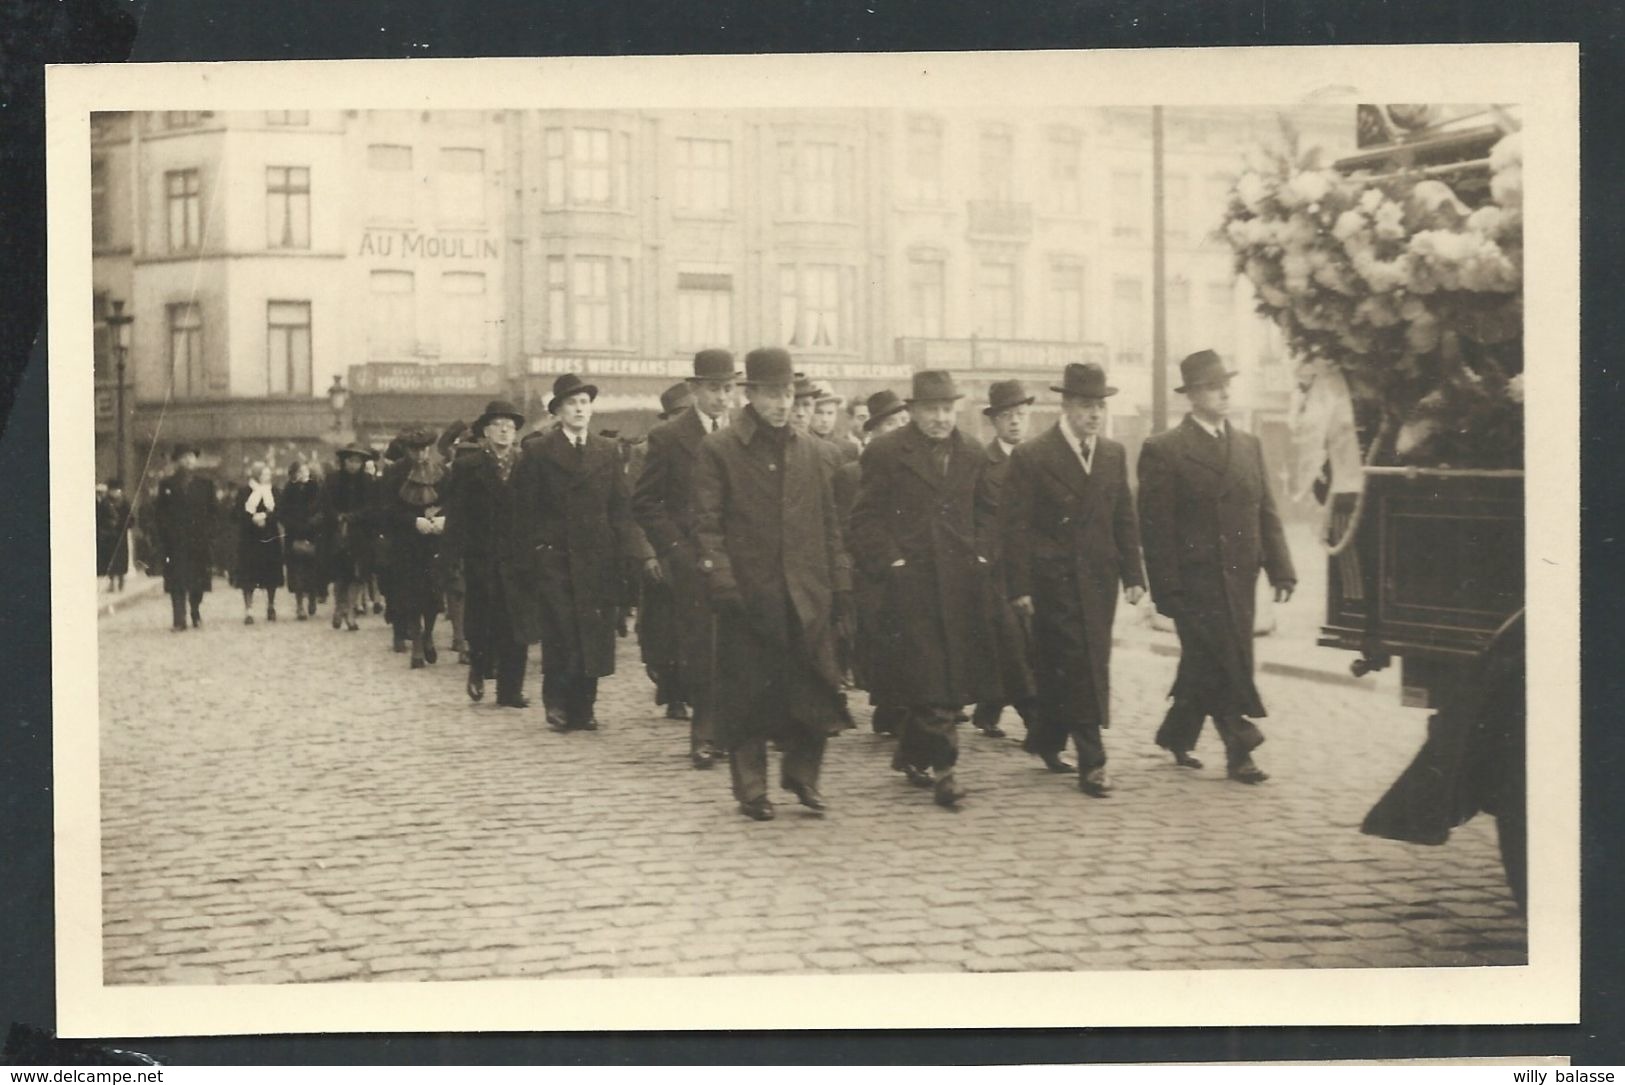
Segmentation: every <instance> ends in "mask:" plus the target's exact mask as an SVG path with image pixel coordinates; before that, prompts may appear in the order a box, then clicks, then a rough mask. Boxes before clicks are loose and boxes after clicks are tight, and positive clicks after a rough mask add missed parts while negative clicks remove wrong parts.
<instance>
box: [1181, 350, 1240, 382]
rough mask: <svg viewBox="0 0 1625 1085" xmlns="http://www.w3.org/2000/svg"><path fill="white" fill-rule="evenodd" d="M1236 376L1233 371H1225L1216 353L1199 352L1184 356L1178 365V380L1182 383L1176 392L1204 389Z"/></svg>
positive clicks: (1208, 351)
mask: <svg viewBox="0 0 1625 1085" xmlns="http://www.w3.org/2000/svg"><path fill="white" fill-rule="evenodd" d="M1235 375H1236V371H1235V370H1234V369H1226V368H1225V367H1224V361H1223V359H1221V358H1220V357H1219V356H1218V354H1217V353H1215V352H1214V351H1211V350H1199V351H1197V352H1196V353H1195V354H1191V355H1188V356H1186V358H1185V360H1184V361H1182V362H1180V363H1179V379H1180V380H1182V381H1184V382H1185V383H1184V384H1181V385H1180V386H1179V387H1178V388H1175V389H1174V391H1176V392H1186V391H1189V390H1190V389H1192V388H1206V387H1209V386H1211V385H1215V384H1223V383H1224V382H1225V381H1227V380H1229V379H1230V378H1231V377H1233V376H1235Z"/></svg>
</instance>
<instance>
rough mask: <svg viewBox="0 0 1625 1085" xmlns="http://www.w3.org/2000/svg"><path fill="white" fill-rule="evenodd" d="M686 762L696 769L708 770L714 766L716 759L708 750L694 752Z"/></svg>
mask: <svg viewBox="0 0 1625 1085" xmlns="http://www.w3.org/2000/svg"><path fill="white" fill-rule="evenodd" d="M688 760H689V762H690V763H691V764H693V766H694V767H695V768H697V769H708V768H710V767H711V766H712V765H714V764H716V759H715V758H713V757H712V756H711V751H710V750H695V751H694V752H693V753H690V754H689V755H688Z"/></svg>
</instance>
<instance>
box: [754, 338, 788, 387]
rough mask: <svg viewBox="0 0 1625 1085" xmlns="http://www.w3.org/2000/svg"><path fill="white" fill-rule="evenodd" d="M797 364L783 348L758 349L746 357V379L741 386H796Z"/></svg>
mask: <svg viewBox="0 0 1625 1085" xmlns="http://www.w3.org/2000/svg"><path fill="white" fill-rule="evenodd" d="M795 380H796V367H795V363H793V362H792V361H790V352H789V351H787V350H785V349H784V348H783V347H757V348H756V349H755V350H753V351H751V352H750V353H749V354H747V355H745V379H744V380H742V381H740V383H741V384H794V383H795Z"/></svg>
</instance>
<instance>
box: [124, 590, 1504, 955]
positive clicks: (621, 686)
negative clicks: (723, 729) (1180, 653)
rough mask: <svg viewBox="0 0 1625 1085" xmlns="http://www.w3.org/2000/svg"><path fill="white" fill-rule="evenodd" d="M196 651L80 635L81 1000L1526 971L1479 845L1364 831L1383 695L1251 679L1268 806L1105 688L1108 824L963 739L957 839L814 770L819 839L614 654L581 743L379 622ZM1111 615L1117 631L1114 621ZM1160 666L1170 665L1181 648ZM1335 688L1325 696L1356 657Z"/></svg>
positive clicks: (1147, 691) (894, 789) (1103, 814)
mask: <svg viewBox="0 0 1625 1085" xmlns="http://www.w3.org/2000/svg"><path fill="white" fill-rule="evenodd" d="M203 609H204V619H205V623H206V624H205V628H204V629H202V630H201V631H199V632H188V633H186V634H185V635H172V634H171V633H170V632H169V631H168V624H169V613H168V603H167V600H166V599H165V598H164V597H163V596H162V595H160V594H156V593H155V594H154V595H153V596H152V597H151V598H148V599H144V600H141V601H139V602H133V603H132V604H131V605H129V606H127V607H124V608H122V609H120V610H119V611H118V612H117V613H115V614H112V615H111V616H108V617H104V618H103V619H102V620H101V622H100V624H99V634H100V638H99V643H100V660H99V668H100V680H101V766H102V803H103V807H102V817H103V840H102V847H103V871H104V881H103V908H104V923H105V926H104V942H103V946H104V954H105V957H104V971H105V978H106V981H107V982H108V983H110V984H193V983H202V984H212V983H235V982H252V983H279V982H295V981H317V980H338V979H346V980H369V979H379V980H427V979H433V980H461V979H484V978H495V977H527V976H571V977H589V976H591V977H620V976H630V975H641V976H671V975H728V974H742V973H796V972H869V971H910V972H933V971H1003V970H1023V971H1025V970H1055V969H1153V968H1173V969H1183V968H1280V967H1361V966H1408V965H1483V964H1519V963H1523V962H1524V960H1525V956H1526V953H1525V933H1524V924H1523V921H1522V920H1521V918H1519V917H1518V915H1517V913H1516V912H1515V910H1514V907H1513V904H1512V900H1511V896H1510V894H1509V893H1508V891H1507V890H1506V888H1505V884H1504V881H1503V877H1502V872H1501V867H1500V861H1499V858H1498V855H1497V852H1496V846H1495V833H1494V823H1493V822H1492V821H1491V820H1489V819H1488V818H1479V819H1475V820H1474V821H1472V822H1470V823H1469V824H1467V825H1466V826H1464V827H1463V828H1461V829H1460V830H1458V831H1457V832H1456V833H1455V834H1454V836H1453V837H1452V839H1451V841H1450V843H1449V844H1448V845H1446V846H1445V847H1442V848H1422V847H1415V846H1409V845H1403V844H1398V843H1394V842H1391V841H1387V840H1378V839H1373V838H1370V837H1366V836H1362V835H1361V834H1360V832H1359V831H1358V826H1359V823H1360V821H1361V819H1362V818H1363V817H1364V815H1365V813H1366V811H1367V810H1368V809H1369V808H1370V806H1371V804H1372V803H1373V802H1374V801H1375V800H1376V799H1377V798H1378V797H1379V796H1380V795H1381V794H1382V792H1383V790H1384V789H1385V788H1386V787H1387V786H1388V784H1389V783H1390V782H1392V780H1393V779H1394V777H1395V776H1396V775H1397V774H1398V773H1399V771H1400V770H1401V769H1402V768H1403V767H1404V766H1405V765H1406V764H1407V763H1408V762H1409V760H1410V759H1411V757H1412V756H1413V755H1414V753H1415V752H1416V750H1417V748H1418V746H1419V745H1420V744H1421V740H1422V736H1423V729H1424V726H1425V719H1426V716H1425V713H1423V712H1421V711H1417V710H1411V709H1403V708H1400V707H1399V706H1398V704H1397V702H1396V699H1395V695H1394V692H1393V690H1392V688H1390V687H1384V688H1382V689H1380V690H1379V689H1375V688H1374V689H1372V690H1365V689H1359V688H1353V687H1351V686H1349V685H1347V684H1330V683H1320V682H1315V681H1311V680H1308V679H1305V678H1293V677H1284V676H1278V675H1270V674H1263V675H1261V676H1260V680H1259V684H1260V688H1261V691H1262V693H1263V695H1264V699H1265V701H1266V703H1267V704H1268V705H1269V707H1270V709H1271V716H1270V718H1269V719H1268V720H1266V721H1264V723H1263V726H1264V729H1265V731H1266V733H1267V734H1268V736H1269V741H1268V743H1267V745H1265V746H1264V747H1263V749H1262V750H1261V751H1260V753H1259V759H1258V760H1259V763H1260V765H1261V766H1262V767H1264V768H1265V769H1266V770H1267V771H1269V772H1270V773H1271V776H1272V778H1271V779H1270V780H1269V781H1268V782H1267V783H1265V784H1263V785H1262V786H1259V787H1256V788H1250V787H1245V786H1242V785H1239V784H1235V783H1232V782H1229V781H1227V780H1226V779H1225V777H1224V771H1223V755H1222V751H1221V750H1220V749H1219V747H1218V744H1217V739H1216V738H1215V737H1214V736H1213V734H1212V732H1211V730H1209V731H1208V732H1207V733H1206V734H1205V735H1204V739H1203V743H1202V746H1201V747H1200V748H1199V749H1198V750H1197V753H1198V755H1199V756H1201V757H1203V758H1204V759H1205V760H1206V762H1207V767H1206V768H1205V769H1203V770H1201V771H1199V772H1191V771H1189V770H1184V769H1180V768H1177V767H1176V766H1175V765H1174V764H1173V763H1172V760H1171V759H1170V758H1168V757H1167V755H1166V754H1164V753H1163V752H1162V751H1160V750H1158V749H1156V748H1155V747H1154V746H1153V744H1152V735H1153V733H1154V731H1155V728H1156V725H1157V723H1158V722H1159V719H1160V715H1161V711H1162V694H1163V693H1164V691H1165V690H1166V689H1167V687H1168V684H1169V682H1170V680H1171V678H1172V674H1173V669H1174V663H1175V661H1174V659H1173V658H1172V657H1170V656H1166V655H1161V654H1154V653H1152V652H1150V651H1146V650H1144V649H1143V648H1134V647H1129V648H1123V649H1120V650H1119V651H1118V653H1117V655H1116V656H1115V659H1114V664H1115V666H1114V675H1113V681H1114V686H1113V694H1114V707H1113V718H1114V721H1115V726H1114V727H1113V728H1112V729H1111V730H1110V731H1109V732H1107V735H1106V741H1107V748H1108V751H1109V753H1110V756H1111V758H1112V764H1111V767H1112V771H1113V776H1114V780H1115V783H1116V784H1117V789H1118V790H1117V792H1116V794H1115V795H1114V796H1113V797H1112V798H1111V799H1109V800H1105V801H1097V800H1091V799H1089V798H1087V797H1085V796H1083V795H1081V794H1079V792H1078V790H1077V786H1076V781H1075V779H1074V778H1072V777H1061V776H1055V775H1052V774H1049V773H1047V772H1045V771H1044V769H1043V767H1042V765H1041V764H1040V763H1039V762H1038V761H1037V760H1036V759H1035V758H1032V757H1029V756H1027V755H1026V754H1024V753H1022V751H1021V749H1020V746H1019V742H1018V740H1017V738H1016V737H1015V736H1017V735H1019V733H1020V731H1021V726H1020V723H1019V721H1017V720H1016V719H1015V717H1014V713H1007V716H1006V721H1005V722H1006V726H1007V729H1009V730H1010V732H1011V735H1012V737H1011V738H1008V739H1004V740H996V739H989V738H986V737H984V736H981V735H979V734H977V733H976V732H975V731H973V730H972V729H970V728H969V726H968V725H966V726H965V727H964V729H963V732H962V746H963V751H964V752H963V754H962V759H961V769H962V771H961V773H960V775H961V776H962V777H963V781H964V783H965V784H966V785H967V786H968V787H969V789H970V791H971V794H970V797H969V798H968V800H967V801H966V804H965V806H964V808H963V810H962V811H960V812H958V813H950V812H946V811H943V810H941V809H938V808H937V807H935V806H934V805H933V804H932V802H931V799H930V794H929V792H925V791H920V790H916V789H915V788H912V787H910V786H909V785H908V784H907V783H906V782H905V781H904V779H903V778H902V776H900V775H898V774H896V773H893V772H891V771H890V769H889V767H888V762H889V755H890V750H891V744H890V741H889V740H886V739H883V738H881V737H879V736H876V735H874V734H872V733H870V732H869V731H868V720H867V707H866V706H863V707H861V708H860V704H861V700H862V698H861V696H859V697H856V698H854V708H855V709H858V710H859V715H860V729H859V730H856V731H853V732H848V733H847V734H845V735H843V736H841V737H840V738H838V739H836V740H834V741H833V742H832V743H831V744H830V749H829V757H828V760H827V762H826V765H825V772H824V785H823V790H824V793H825V795H826V797H827V798H828V799H829V801H830V803H831V807H832V809H831V812H830V814H829V815H828V816H827V817H825V818H822V819H820V818H817V817H815V816H811V815H809V814H808V813H806V812H805V811H803V810H802V809H801V808H800V807H798V806H796V805H795V803H794V800H793V799H792V798H791V797H789V796H788V795H786V796H784V801H782V802H780V803H779V818H778V820H776V821H774V822H771V823H765V824H763V823H756V822H753V821H749V820H747V819H745V818H743V817H741V816H740V815H739V814H738V813H737V812H736V811H735V809H734V803H733V801H732V799H731V797H730V795H729V791H728V773H727V769H726V768H725V767H723V766H719V767H718V768H716V769H714V770H712V771H710V772H707V773H701V772H696V771H694V770H693V769H691V768H690V767H689V764H688V759H687V736H686V727H687V725H686V724H685V723H674V722H668V721H666V720H665V719H663V718H662V716H661V713H660V710H659V709H657V708H656V707H655V705H654V704H653V701H652V697H651V687H650V684H649V682H648V680H647V679H646V678H645V676H644V674H643V669H642V666H641V665H640V664H639V663H638V661H637V648H636V643H635V641H634V640H632V639H627V640H624V641H622V642H621V654H620V672H619V673H618V674H617V675H616V676H615V677H614V678H612V679H609V680H606V681H605V683H604V684H603V687H602V688H603V692H602V696H601V698H600V707H599V713H598V715H599V719H600V721H601V722H602V724H603V727H602V729H601V730H600V731H598V732H596V733H574V734H569V735H558V734H554V733H551V732H549V731H548V729H547V728H546V726H545V724H544V722H543V717H542V711H541V707H540V704H539V694H538V691H537V687H538V685H539V676H538V672H537V667H536V664H535V661H534V659H533V661H532V665H531V669H530V671H529V674H528V676H527V694H528V695H529V696H531V697H532V698H533V699H534V700H537V701H538V703H537V704H536V705H535V706H534V707H532V708H531V709H529V710H526V711H522V712H520V711H512V710H507V709H498V708H495V707H493V706H492V705H491V703H490V696H489V694H488V696H487V700H486V702H485V703H482V704H479V705H473V704H470V702H469V701H468V699H467V697H466V695H465V694H464V692H463V677H464V669H463V668H462V667H460V666H458V665H457V663H456V661H455V656H454V655H453V654H452V653H450V652H448V651H446V650H445V647H444V646H445V645H446V644H447V643H448V641H449V639H450V629H449V628H448V627H447V626H446V625H445V624H444V623H442V626H441V629H440V631H439V633H438V640H439V643H440V645H441V647H442V655H441V661H440V663H439V664H438V665H437V666H434V667H430V668H428V669H426V670H423V671H410V670H408V668H407V660H406V657H405V656H400V655H393V654H391V653H390V651H389V637H388V633H387V630H386V627H385V626H384V625H383V622H382V620H381V619H380V618H376V617H370V616H369V617H368V618H366V619H364V622H363V629H362V631H361V632H360V633H354V634H347V633H339V632H334V631H333V630H331V629H330V628H329V627H328V622H327V619H328V613H329V612H328V611H327V610H326V609H325V608H324V609H323V612H322V613H321V614H320V615H319V616H318V617H317V619H316V620H315V621H311V622H295V621H293V620H291V611H292V600H291V599H289V600H287V603H286V605H285V607H284V609H285V611H286V612H287V614H285V615H284V617H283V619H282V620H281V621H279V622H278V623H276V624H266V623H265V621H264V617H263V610H260V611H259V612H258V624H256V625H254V626H252V627H247V626H244V625H242V624H240V623H241V606H240V603H239V602H238V600H237V599H236V596H235V593H232V592H229V591H227V590H224V585H218V586H217V589H216V591H215V592H214V593H213V594H211V595H210V596H208V597H207V599H206V601H205V603H204V608H203ZM1126 620H1127V618H1126V615H1125V616H1120V618H1119V621H1120V622H1122V621H1126ZM1170 642H1171V638H1170ZM1337 665H1346V662H1343V663H1339V664H1337Z"/></svg>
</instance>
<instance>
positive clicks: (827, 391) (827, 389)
mask: <svg viewBox="0 0 1625 1085" xmlns="http://www.w3.org/2000/svg"><path fill="white" fill-rule="evenodd" d="M812 386H813V394H815V395H816V396H817V397H818V402H820V403H844V402H846V401H845V400H844V399H842V398H841V397H840V396H838V395H836V394H835V386H834V385H833V384H831V383H830V382H829V381H826V380H815V381H813V382H812Z"/></svg>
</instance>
